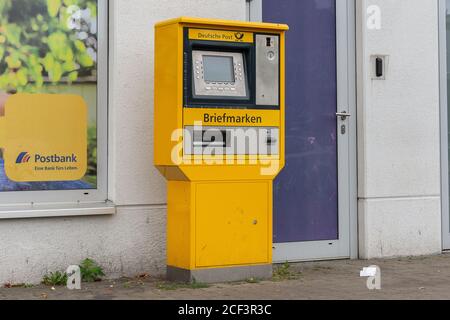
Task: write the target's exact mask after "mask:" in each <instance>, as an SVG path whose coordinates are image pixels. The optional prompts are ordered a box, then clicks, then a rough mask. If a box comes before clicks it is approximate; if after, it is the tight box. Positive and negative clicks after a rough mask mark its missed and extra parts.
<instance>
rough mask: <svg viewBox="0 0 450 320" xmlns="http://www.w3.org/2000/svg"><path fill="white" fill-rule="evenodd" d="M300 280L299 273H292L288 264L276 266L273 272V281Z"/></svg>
mask: <svg viewBox="0 0 450 320" xmlns="http://www.w3.org/2000/svg"><path fill="white" fill-rule="evenodd" d="M299 278H300V273H298V272H295V271H292V269H291V265H290V264H289V263H287V262H286V263H285V264H283V265H281V266H278V267H277V268H276V269H275V271H274V272H273V277H272V280H273V281H285V280H297V279H299Z"/></svg>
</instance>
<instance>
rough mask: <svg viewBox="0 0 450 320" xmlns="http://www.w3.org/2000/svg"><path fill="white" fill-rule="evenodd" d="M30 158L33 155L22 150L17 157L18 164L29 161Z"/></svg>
mask: <svg viewBox="0 0 450 320" xmlns="http://www.w3.org/2000/svg"><path fill="white" fill-rule="evenodd" d="M30 159H31V155H30V154H29V153H28V152H21V153H20V154H19V156H18V157H17V159H16V164H22V163H28V162H30Z"/></svg>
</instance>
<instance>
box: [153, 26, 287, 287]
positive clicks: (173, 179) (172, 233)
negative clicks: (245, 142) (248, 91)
mask: <svg viewBox="0 0 450 320" xmlns="http://www.w3.org/2000/svg"><path fill="white" fill-rule="evenodd" d="M186 28H188V29H189V37H191V38H192V39H194V38H195V39H201V40H209V39H210V40H215V41H224V42H234V41H235V42H252V41H254V40H253V39H254V34H255V33H263V34H264V33H268V34H273V35H279V38H280V110H235V109H227V108H220V109H213V110H208V109H201V108H199V109H195V108H184V90H183V88H184V83H183V81H184V77H183V76H184V75H183V72H184V57H183V54H184V40H185V30H186ZM202 30H203V32H202ZM287 30H288V27H287V26H286V25H282V24H267V23H250V22H238V21H223V20H208V19H196V18H186V17H182V18H178V19H172V20H169V21H165V22H161V23H158V24H157V25H156V27H155V32H156V37H155V38H156V43H155V47H156V52H155V132H154V137H155V149H154V153H155V155H154V162H155V166H156V167H157V168H158V169H159V170H160V172H161V173H162V174H163V175H164V176H165V177H166V178H167V180H168V181H169V182H168V222H167V247H168V249H167V261H168V262H167V264H168V266H169V267H170V268H176V269H180V270H188V271H194V270H197V271H198V270H210V269H215V268H217V269H222V268H230V267H239V266H241V267H242V266H249V267H251V266H258V265H263V266H264V265H270V266H271V264H272V183H273V180H274V178H275V177H276V176H277V175H278V174H279V172H280V171H281V170H282V168H283V167H284V163H285V159H284V148H285V145H284V130H285V128H284V126H285V121H284V114H285V112H284V111H285V97H284V91H285V82H284V81H285V80H284V78H285V77H284V68H285V60H284V55H285V49H284V47H285V35H284V33H285V31H287ZM236 33H240V35H239V39H235V38H233V35H234V34H236ZM205 112H213V113H216V114H219V115H220V114H222V113H225V112H226V114H227V115H232V116H236V117H239V116H242V115H243V114H246V115H250V117H257V118H255V119H257V121H255V124H254V126H255V127H258V126H259V127H276V128H279V129H280V152H279V154H278V155H275V156H255V157H254V158H255V159H253V160H257V161H254V162H251V161H249V160H251V158H252V157H251V156H246V157H242V156H227V159H228V160H229V161H230V163H231V162H232V163H233V164H229V163H216V164H209V165H205V164H204V163H203V162H202V161H196V160H198V159H196V157H195V156H185V155H184V154H183V144H182V141H183V134H182V131H181V129H183V128H184V127H186V126H192V125H194V124H195V122H197V121H202V120H203V119H204V115H205ZM208 125H211V126H219V125H220V126H227V127H228V126H238V124H233V123H227V124H222V123H219V122H215V121H214V120H213V121H212V122H211V123H209V124H208ZM174 150H175V151H174ZM238 160H241V162H239V161H238ZM264 170H265V171H266V172H265V173H264V174H262V172H264ZM197 280H198V279H197ZM230 280H232V279H231V278H230Z"/></svg>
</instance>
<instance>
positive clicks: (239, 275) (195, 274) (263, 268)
mask: <svg viewBox="0 0 450 320" xmlns="http://www.w3.org/2000/svg"><path fill="white" fill-rule="evenodd" d="M272 275H273V266H272V265H271V264H267V265H258V266H245V267H229V268H214V269H198V270H186V269H180V268H177V267H171V266H167V280H169V281H176V282H189V283H192V282H198V283H219V282H234V281H243V280H248V279H250V278H254V279H261V280H265V279H270V278H272Z"/></svg>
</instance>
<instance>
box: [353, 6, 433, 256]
mask: <svg viewBox="0 0 450 320" xmlns="http://www.w3.org/2000/svg"><path fill="white" fill-rule="evenodd" d="M357 3H358V10H357V12H358V15H359V19H358V20H359V21H358V25H357V29H358V31H359V32H358V33H359V34H358V46H357V47H358V58H359V61H358V68H359V73H358V84H359V88H358V100H359V101H358V139H359V146H358V147H359V148H358V156H359V209H360V210H359V220H360V221H359V225H360V254H361V256H362V257H364V258H373V257H385V256H399V255H410V254H414V255H420V254H429V253H437V252H440V251H441V232H440V226H441V224H440V223H441V218H440V217H441V213H440V160H439V159H440V158H439V157H440V152H439V60H438V15H437V14H438V7H437V1H436V0H396V1H390V0H364V1H357ZM370 5H377V6H379V8H380V9H381V29H380V30H370V29H368V28H366V20H365V17H366V9H367V7H368V6H370ZM375 54H381V55H388V58H389V63H388V68H387V74H386V80H381V81H379V80H372V71H371V63H370V61H371V59H370V57H371V55H375Z"/></svg>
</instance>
